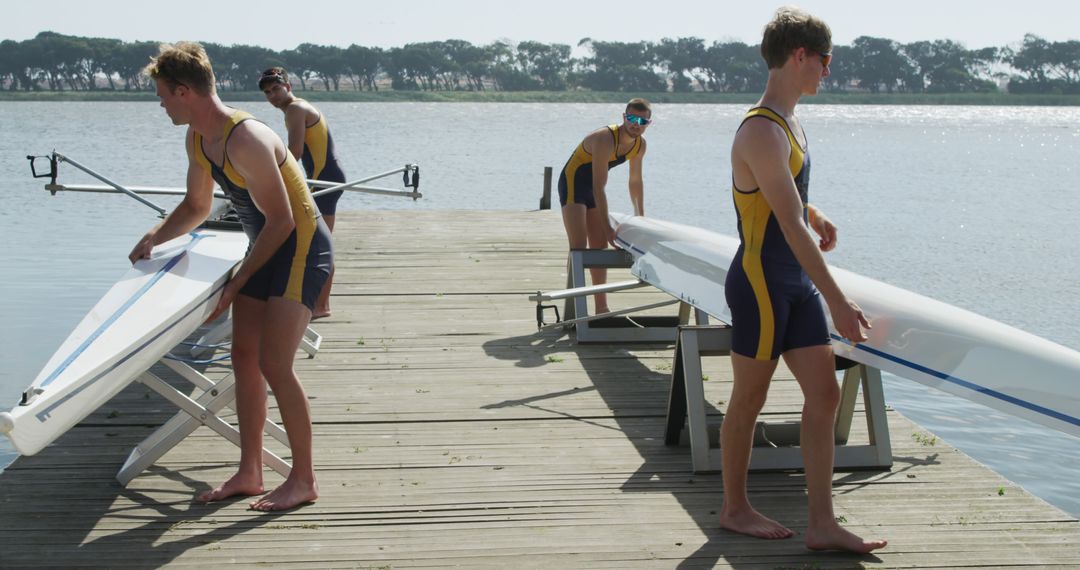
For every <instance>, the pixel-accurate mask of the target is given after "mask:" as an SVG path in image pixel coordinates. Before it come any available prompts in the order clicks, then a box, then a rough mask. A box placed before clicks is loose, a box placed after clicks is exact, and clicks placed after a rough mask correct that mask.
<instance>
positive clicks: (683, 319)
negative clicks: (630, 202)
mask: <svg viewBox="0 0 1080 570" xmlns="http://www.w3.org/2000/svg"><path fill="white" fill-rule="evenodd" d="M633 263H634V259H633V257H632V256H631V255H630V253H629V252H626V251H623V250H620V249H572V250H570V253H569V255H568V256H567V260H566V289H563V290H560V291H549V292H546V293H545V292H542V291H537V292H536V295H531V296H530V297H529V300H530V301H534V302H536V326H537V328H539V329H540V330H544V329H548V328H556V327H558V328H563V329H569V328H571V327H573V328H574V329H575V337H576V338H577V341H578V342H582V343H590V342H596V343H599V342H607V343H616V342H654V343H672V342H674V341H675V336H676V331H677V329H678V326H679V325H681V324H686V323H688V322H690V311H691V309H692V307H691V306H690V305H688V304H686V303H681V302H680V301H679V300H678V299H669V300H666V301H660V302H657V303H651V304H648V305H642V306H638V307H631V308H628V309H620V310H618V311H612V312H610V313H604V314H602V315H589V303H588V297H590V296H592V295H595V294H597V293H614V292H617V291H628V290H631V289H637V288H639V287H648V286H650V285H649V284H648V283H646V282H644V281H641V280H640V279H633V280H629V281H617V282H612V283H605V284H603V285H591V286H589V285H586V278H585V271H586V270H587V269H590V268H596V267H603V268H616V269H626V268H629V267H630V266H632V265H633ZM560 300H561V301H563V312H562V315H561V318H560V315H559V309H558V305H555V304H547V305H545V304H544V303H552V302H555V301H560ZM676 303H680V306H679V313H678V315H676V316H631V314H632V313H636V312H638V311H646V310H649V309H655V308H657V307H665V306H668V305H674V304H676ZM546 310H554V311H555V322H554V323H547V322H545V321H544V311H546ZM694 311H695V320H696V322H697V323H698V324H705V323H708V315H706V314H705V313H704V312H702V311H699V310H696V309H694Z"/></svg>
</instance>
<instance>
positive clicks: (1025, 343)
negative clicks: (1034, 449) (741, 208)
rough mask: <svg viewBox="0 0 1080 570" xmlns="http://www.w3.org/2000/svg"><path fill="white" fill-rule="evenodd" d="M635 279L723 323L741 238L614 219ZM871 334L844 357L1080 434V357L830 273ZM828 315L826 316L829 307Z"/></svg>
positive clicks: (927, 301) (963, 313)
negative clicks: (726, 292) (728, 285)
mask: <svg viewBox="0 0 1080 570" xmlns="http://www.w3.org/2000/svg"><path fill="white" fill-rule="evenodd" d="M611 219H612V225H613V226H616V228H617V230H616V241H617V243H619V244H620V246H622V247H623V248H624V249H626V250H628V251H630V252H631V254H632V255H633V256H634V259H635V261H634V265H633V267H632V268H631V273H633V274H634V275H635V276H637V277H638V278H639V279H642V280H643V281H646V282H648V283H650V284H652V285H654V286H655V287H657V288H659V289H661V290H663V291H665V292H667V293H668V294H670V295H672V296H674V297H676V298H679V299H681V300H684V301H686V302H688V303H690V304H692V305H693V306H695V307H697V308H699V309H701V310H703V311H705V312H707V313H709V314H710V315H712V316H713V317H716V318H717V319H720V320H721V321H724V322H730V313H729V311H728V308H727V302H726V300H725V298H724V281H725V279H726V277H727V270H728V266H729V265H730V264H731V260H732V258H733V257H734V255H735V253H736V251H737V249H738V245H739V242H738V240H737V239H735V238H733V237H730V236H725V235H721V234H717V233H714V232H710V231H707V230H703V229H701V228H695V227H692V226H685V225H682V224H675V223H671V222H664V221H660V220H652V219H648V218H641V217H631V216H626V215H622V214H612V216H611ZM830 271H831V272H832V275H833V277H834V278H835V279H836V281H837V283H838V284H839V286H840V288H841V289H842V290H843V291H844V293H845V294H846V295H847V296H848V297H849V298H851V299H852V300H854V301H855V302H856V303H858V304H859V306H860V307H861V308H862V310H863V312H864V314H865V315H866V317H867V319H868V320H869V321H870V323H871V325H872V328H871V329H869V330H867V331H866V333H867V335H868V337H869V338H868V340H867V341H866V342H862V343H859V344H852V343H850V342H848V341H846V340H844V339H842V338H841V337H840V336H839V335H837V333H836V329H835V327H833V324H832V321H831V318H830V320H829V333H830V335H831V337H832V338H833V340H834V343H833V348H834V350H835V352H836V354H838V355H839V356H842V357H844V358H848V359H850V360H853V361H855V362H859V363H862V364H866V365H868V366H872V367H874V368H878V369H880V370H884V371H886V372H890V373H892V374H895V375H897V376H900V377H902V378H907V379H909V380H915V381H917V382H921V383H923V384H926V385H928V386H932V387H934V388H937V389H940V390H943V391H945V392H948V393H951V394H955V395H958V396H961V397H964V398H968V399H970V400H973V401H976V402H979V403H981V404H984V405H987V406H989V407H992V408H994V409H997V410H1001V411H1004V412H1007V413H1010V414H1013V415H1016V416H1019V417H1023V418H1025V419H1028V420H1031V421H1034V422H1037V423H1040V424H1043V425H1046V426H1048V427H1051V428H1054V429H1057V430H1060V431H1064V432H1066V433H1070V434H1072V435H1074V436H1078V437H1080V353H1078V352H1077V351H1075V350H1072V349H1070V348H1067V347H1064V346H1061V345H1059V344H1056V343H1054V342H1051V341H1049V340H1046V339H1043V338H1041V337H1038V336H1035V335H1033V334H1030V333H1027V332H1024V331H1021V330H1019V329H1016V328H1014V327H1011V326H1008V325H1005V324H1003V323H1000V322H998V321H995V320H993V319H989V318H987V317H983V316H981V315H977V314H975V313H972V312H970V311H967V310H964V309H961V308H958V307H955V306H953V305H949V304H947V303H943V302H941V301H937V300H934V299H931V298H929V297H925V296H923V295H919V294H917V293H913V292H911V291H907V290H905V289H901V288H899V287H894V286H892V285H888V284H886V283H882V282H880V281H876V280H874V279H870V278H868V277H864V276H862V275H858V274H856V273H852V272H850V271H845V270H843V269H838V268H835V267H830ZM826 315H828V311H826Z"/></svg>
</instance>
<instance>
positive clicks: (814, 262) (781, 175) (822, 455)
mask: <svg viewBox="0 0 1080 570" xmlns="http://www.w3.org/2000/svg"><path fill="white" fill-rule="evenodd" d="M831 48H832V33H831V32H830V30H829V27H828V26H827V25H826V24H825V22H823V21H821V20H820V19H818V18H816V17H814V16H811V15H809V14H807V13H805V12H803V11H801V10H799V9H797V8H791V7H785V8H781V9H780V10H779V11H777V13H776V16H775V17H774V18H773V20H772V21H771V22H769V24H768V25H767V26H766V27H765V33H764V37H763V39H762V41H761V54H762V56H763V57H764V59H765V62H766V64H768V67H769V78H768V81H767V83H766V85H765V93H764V94H763V95H762V97H761V99H760V100H759V101H758V103H757V104H756V105H755V106H754V107H753V108H752V109H751V110H750V111H749V112H747V114H746V116H745V118H744V119H743V122H742V124H741V125H740V127H739V129H738V131H737V132H736V133H735V140H734V142H733V144H732V147H731V169H732V197H733V199H734V202H735V209H736V212H737V215H738V221H739V224H738V229H739V238H740V246H739V249H738V251H737V252H736V254H735V258H734V259H733V260H732V264H731V267H730V268H729V270H728V276H727V281H726V283H725V287H724V293H725V295H726V297H727V302H728V306H729V307H730V308H731V314H732V326H733V331H732V332H733V335H732V348H731V365H732V371H733V374H734V388H733V390H732V393H731V398H730V400H729V402H728V406H727V413H726V415H725V416H724V422H723V424H722V426H721V430H720V446H721V448H722V449H723V450H724V454H723V460H722V461H723V479H724V502H723V505H722V507H721V510H720V526H721V527H722V528H725V529H727V530H730V531H734V532H738V533H742V534H748V535H751V536H756V537H760V538H767V539H783V538H789V537H791V536H793V535H794V534H795V533H794V532H792V531H791V529H789V528H787V527H785V526H783V525H781V524H780V523H778V522H776V521H774V520H772V519H770V518H768V517H766V516H765V515H763V514H761V513H759V512H758V511H757V510H755V509H754V508H753V507H752V506H751V505H750V501H749V498H748V497H747V492H746V480H747V468H748V467H749V464H750V453H751V448H752V445H753V439H754V429H755V424H756V421H757V416H758V413H759V412H760V411H761V408H762V406H763V405H764V403H765V397H766V395H767V393H768V389H769V382H770V380H771V379H772V375H773V372H774V371H775V370H776V366H777V363H778V360H779V357H780V356H781V355H783V357H784V362H785V364H787V367H788V369H789V370H791V372H792V374H794V375H795V379H796V381H798V383H799V386H800V388H801V389H802V392H803V397H804V399H805V402H804V405H803V413H802V426H801V430H802V431H801V434H800V447H801V449H802V456H803V464H804V468H805V472H806V485H807V496H808V499H809V509H808V513H809V518H808V522H807V528H806V535H805V537H804V541H805V543H806V546H807V547H808V548H811V549H814V550H848V551H853V552H858V553H867V552H870V551H872V550H876V549H878V548H882V547H884V546H885V545H886V541H884V540H864V539H862V538H860V537H858V536H856V535H854V534H852V533H851V532H849V531H847V530H845V529H844V528H842V527H841V526H840V525H839V524H838V523H837V521H836V519H835V518H834V515H833V505H832V469H833V455H834V452H835V447H834V445H835V443H834V439H833V438H834V436H833V424H834V422H835V419H836V410H837V407H838V405H839V400H840V395H839V388H838V387H837V382H836V373H835V370H834V358H833V351H832V347H831V346H830V345H829V330H828V327H827V325H826V320H825V312H824V307H822V299H824V301H825V303H826V304H827V305H828V309H829V311H830V313H831V314H832V321H833V323H834V325H835V326H836V330H837V331H838V332H839V333H840V334H841V335H842V336H843V337H844V338H846V339H848V340H849V341H851V342H860V341H863V340H866V336H865V334H864V333H863V330H862V329H863V327H866V328H870V324H869V322H867V320H866V318H865V317H864V316H863V313H862V311H861V310H860V309H859V307H858V305H856V304H855V303H854V302H853V301H851V300H850V299H848V298H847V296H845V295H844V292H843V291H841V290H840V287H838V286H837V284H836V281H834V280H833V278H832V275H830V274H829V269H828V266H827V265H826V264H825V258H824V256H823V255H822V252H824V251H829V250H831V249H833V248H834V247H835V246H836V226H835V225H833V223H832V222H831V221H829V219H828V218H826V217H825V215H824V214H822V213H821V212H820V211H819V210H817V209H816V208H814V207H813V206H810V205H809V204H808V203H807V191H808V186H809V176H810V155H809V149H808V148H807V140H806V134H805V133H804V132H803V130H802V127H801V126H800V123H799V119H798V117H796V115H795V106H796V104H797V103H798V101H799V99H800V98H801V97H802V96H803V95H814V94H815V93H817V90H818V86H819V84H820V82H821V80H822V79H823V78H825V77H828V75H829V63H830V61H831V59H832V56H831V51H830V50H831ZM810 230H813V231H814V232H815V233H816V234H818V236H819V237H818V238H817V239H815V237H814V236H813V235H812V234H811V231H810Z"/></svg>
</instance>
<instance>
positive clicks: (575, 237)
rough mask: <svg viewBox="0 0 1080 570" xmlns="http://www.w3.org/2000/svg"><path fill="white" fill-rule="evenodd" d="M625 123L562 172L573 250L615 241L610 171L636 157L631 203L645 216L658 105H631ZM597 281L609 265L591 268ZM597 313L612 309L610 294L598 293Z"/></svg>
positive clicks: (598, 135)
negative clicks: (648, 137)
mask: <svg viewBox="0 0 1080 570" xmlns="http://www.w3.org/2000/svg"><path fill="white" fill-rule="evenodd" d="M622 118H623V120H622V124H621V125H609V126H607V127H603V128H600V129H597V130H595V131H593V132H591V133H589V135H588V136H586V137H585V139H584V140H582V141H581V144H579V145H578V146H577V148H576V149H574V154H572V155H570V160H568V161H567V162H566V166H564V167H563V169H562V172H561V173H560V174H559V203H560V204H562V215H563V226H564V227H565V228H566V237H567V239H568V240H569V241H570V249H586V248H588V249H604V248H606V247H607V246H608V244H611V245H615V230H614V229H613V228H612V227H611V224H610V222H609V221H608V202H607V195H606V194H605V186H606V185H607V177H608V170H610V169H612V168H614V167H616V166H618V165H620V164H622V163H624V162H627V161H629V162H630V184H629V185H630V202H631V203H632V204H633V207H634V215H635V216H644V215H645V183H644V181H643V180H642V176H641V165H642V160H643V159H644V158H645V148H646V146H645V137H643V136H642V135H643V134H644V133H645V128H646V127H648V126H649V123H651V122H652V105H651V104H650V103H649V102H648V101H646V100H645V99H641V98H636V99H631V100H630V102H629V103H627V104H626V110H625V111H624V112H623V116H622ZM589 272H590V273H591V274H592V284H593V285H600V284H603V283H606V282H607V269H604V268H591V269H589ZM594 302H595V303H596V313H595V314H598V315H599V314H600V313H606V312H608V310H609V309H608V305H607V295H605V294H604V293H599V294H597V295H596V296H595V299H594Z"/></svg>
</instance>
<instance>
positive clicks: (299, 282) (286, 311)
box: [129, 42, 333, 511]
mask: <svg viewBox="0 0 1080 570" xmlns="http://www.w3.org/2000/svg"><path fill="white" fill-rule="evenodd" d="M145 72H146V73H147V74H148V75H149V76H150V77H151V78H153V79H154V81H155V83H156V89H157V96H158V98H159V99H160V101H161V106H162V107H163V108H164V109H165V113H166V114H167V115H168V116H169V118H170V119H171V120H172V122H173V124H175V125H187V134H186V136H185V140H186V149H187V157H188V169H187V193H186V194H185V195H184V198H183V200H182V201H181V202H180V204H179V205H178V206H177V207H176V209H175V210H173V211H172V212H171V213H170V214H169V215H168V216H167V217H166V218H165V220H164V221H162V222H161V223H160V224H158V225H157V226H155V227H154V228H152V229H151V230H150V231H149V232H147V233H146V235H145V236H143V238H142V239H140V240H139V242H138V243H137V244H136V245H135V247H134V248H133V249H132V250H131V254H130V255H129V258H130V259H131V261H132V262H133V263H134V262H135V261H136V260H138V259H141V258H146V257H148V256H149V255H150V252H151V250H152V249H153V247H154V246H155V245H157V244H160V243H162V242H165V241H168V240H169V239H172V238H174V237H176V236H179V235H182V234H184V233H185V232H188V231H190V230H192V229H193V228H195V227H196V226H198V225H199V224H200V223H202V222H203V221H204V220H205V219H206V217H207V215H208V214H209V212H210V206H211V201H212V199H213V187H214V182H217V183H218V185H220V186H221V188H222V189H223V190H224V191H225V193H226V194H228V196H229V199H230V200H231V201H232V204H233V207H234V208H235V209H236V211H237V214H238V215H239V217H240V220H241V223H242V225H243V227H244V231H245V232H246V233H247V235H248V238H249V239H250V240H251V244H250V246H249V249H248V253H247V256H246V257H245V258H244V261H243V262H242V263H241V265H240V268H239V269H238V270H237V272H236V275H235V276H234V277H233V278H232V279H231V280H230V281H229V282H228V284H226V286H225V288H224V290H223V291H222V293H221V300H220V301H219V302H218V305H217V308H216V309H215V311H214V313H213V315H211V317H210V319H211V320H212V319H214V318H216V317H217V316H218V315H220V314H222V313H223V312H224V311H226V310H227V309H228V308H229V306H230V305H232V310H233V313H232V315H233V343H232V362H233V369H234V373H235V375H236V386H237V392H236V404H237V416H238V421H239V429H240V440H241V445H240V466H239V469H238V470H237V473H236V474H235V475H233V476H232V477H231V478H229V479H228V480H226V481H225V482H224V483H222V484H221V485H220V486H218V487H216V488H214V489H212V490H210V491H208V492H205V493H202V494H201V495H199V496H198V500H200V501H218V500H221V499H225V498H228V497H232V496H236V495H242V496H254V495H262V494H263V493H264V489H263V477H262V432H263V424H264V421H265V419H266V414H267V410H266V396H267V394H266V385H267V384H269V385H270V387H271V389H273V391H274V398H275V399H276V400H277V403H278V408H279V409H280V410H281V417H282V421H283V423H284V426H285V430H286V432H287V433H288V437H289V446H290V448H291V450H292V457H293V467H292V471H291V472H290V473H289V476H288V477H287V478H286V480H285V482H284V483H282V484H281V485H280V486H278V487H277V488H276V489H274V490H273V491H271V492H270V493H268V494H266V495H265V496H262V497H260V498H258V499H256V500H255V501H253V502H252V503H251V504H250V506H251V508H252V509H255V510H261V511H273V510H283V509H289V508H293V507H295V506H298V505H301V504H304V503H309V502H312V501H315V500H316V499H317V498H318V496H319V490H318V484H317V483H316V480H315V470H314V465H313V460H312V429H311V411H310V409H309V407H308V401H307V396H306V395H305V393H304V388H303V386H301V385H300V380H299V379H298V378H297V377H296V374H295V372H294V371H293V357H294V354H295V353H296V349H297V347H298V346H299V344H300V340H301V338H302V336H303V334H304V330H305V329H306V327H307V324H308V321H309V320H310V319H311V310H312V307H313V306H314V303H315V298H316V297H317V296H318V293H319V291H320V290H321V289H322V286H323V284H324V283H325V282H326V279H327V276H328V275H329V271H330V267H331V264H332V262H333V251H332V248H331V245H330V234H329V231H328V230H327V228H326V224H325V223H323V221H322V219H321V218H320V217H319V211H318V209H316V207H315V204H314V202H312V199H311V194H310V193H309V191H308V188H307V184H306V183H305V182H304V174H303V172H302V171H301V170H300V166H299V165H298V164H297V162H296V160H295V159H294V158H293V157H292V155H291V154H289V152H288V150H286V148H285V145H284V144H283V143H282V142H281V139H280V138H279V137H278V136H277V135H276V134H275V133H274V132H273V131H272V130H271V129H270V128H269V127H267V126H266V125H264V124H263V123H260V122H258V121H256V120H253V117H251V115H249V114H247V113H245V112H243V111H239V110H236V109H233V108H230V107H227V106H225V104H223V103H222V102H221V99H219V98H218V96H217V92H216V90H215V87H214V84H215V79H214V72H213V68H212V67H211V64H210V59H209V58H208V57H207V55H206V51H205V50H204V49H203V48H202V46H200V45H199V44H197V43H190V42H182V43H177V44H175V45H171V44H165V45H162V46H161V49H160V52H159V54H158V56H157V57H155V58H153V60H152V62H151V63H150V65H148V66H147V67H146V69H145Z"/></svg>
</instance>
